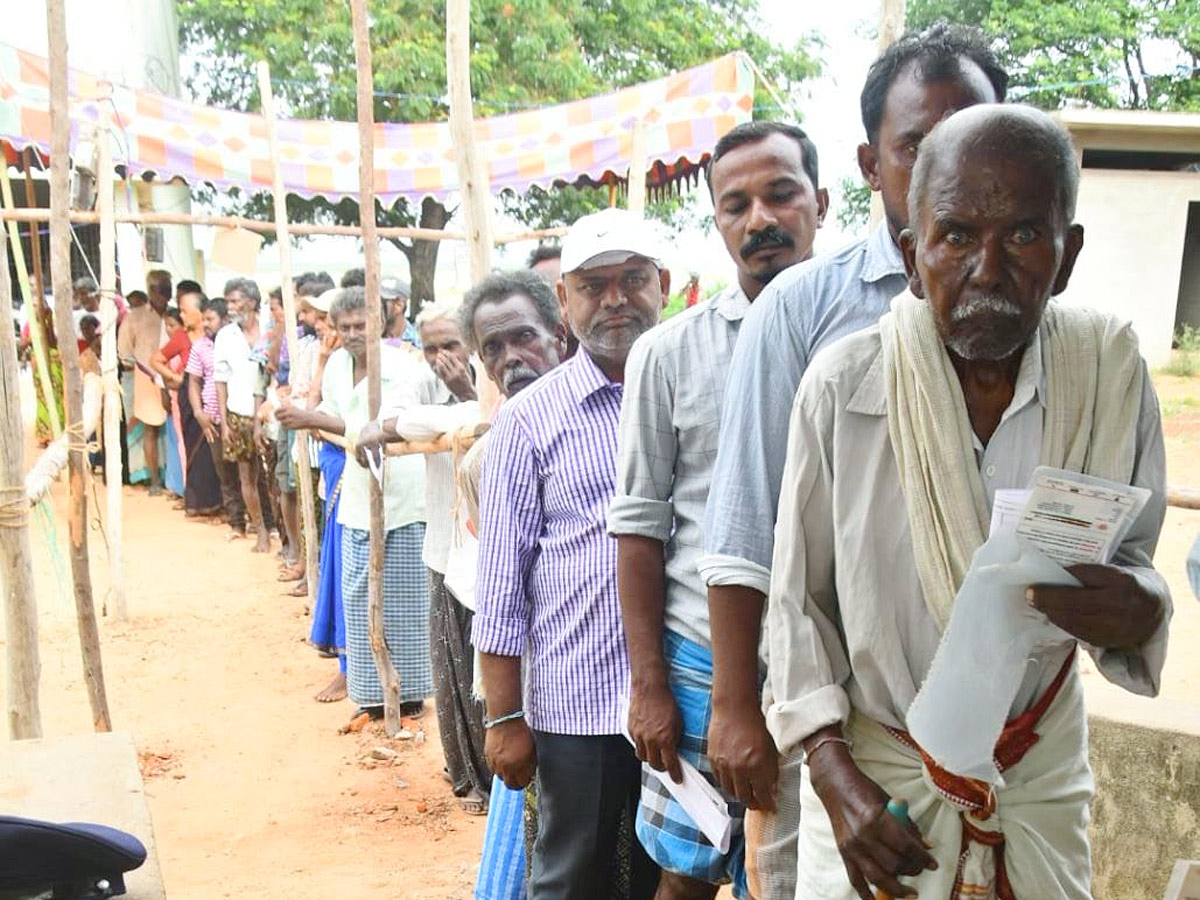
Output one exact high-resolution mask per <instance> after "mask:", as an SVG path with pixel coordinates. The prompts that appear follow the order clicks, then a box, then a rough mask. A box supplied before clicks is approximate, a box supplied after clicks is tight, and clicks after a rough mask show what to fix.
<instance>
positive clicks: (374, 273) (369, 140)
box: [347, 0, 402, 736]
mask: <svg viewBox="0 0 1200 900" xmlns="http://www.w3.org/2000/svg"><path fill="white" fill-rule="evenodd" d="M350 14H351V17H352V19H353V23H354V61H355V63H356V65H357V67H358V95H357V101H358V103H357V105H358V180H359V189H358V211H359V219H360V222H361V224H362V237H363V263H364V265H363V268H364V269H365V274H366V290H365V293H366V296H367V409H368V411H369V413H370V416H371V418H372V419H376V418H378V417H379V406H380V402H381V400H382V385H381V383H380V377H379V363H380V360H379V357H380V347H381V346H382V340H383V322H382V321H381V313H382V310H381V309H380V306H379V238H378V237H377V236H376V233H375V93H374V85H375V77H374V73H373V70H372V68H371V65H372V64H371V34H370V30H369V26H368V22H367V0H350ZM348 452H353V451H348ZM349 464H350V463H349V461H347V465H349ZM383 478H384V481H385V483H386V480H387V470H386V468H385V470H384V474H383ZM370 482H371V495H370V505H371V544H370V555H369V557H368V563H367V597H368V620H369V623H370V624H369V628H370V636H371V654H372V655H373V656H374V657H375V666H376V668H377V669H378V671H379V683H380V684H381V685H382V686H383V717H384V724H385V726H386V727H387V733H388V734H389V735H393V736H394V735H398V734H400V732H401V724H400V692H401V688H402V686H401V684H400V673H399V672H398V671H396V667H395V666H394V665H392V658H391V655H390V654H389V653H388V646H387V635H386V634H385V632H384V619H383V551H384V547H383V542H384V531H383V527H384V520H383V485H381V484H380V483H379V481H377V480H376V479H375V478H371V479H370Z"/></svg>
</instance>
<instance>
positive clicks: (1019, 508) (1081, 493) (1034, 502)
mask: <svg viewBox="0 0 1200 900" xmlns="http://www.w3.org/2000/svg"><path fill="white" fill-rule="evenodd" d="M1149 499H1150V491H1148V490H1146V489H1145V488H1139V487H1132V486H1130V485H1127V484H1120V483H1119V482H1115V481H1108V480H1107V479H1103V478H1095V477H1093V476H1090V475H1082V474H1080V473H1078V472H1067V471H1064V470H1062V469H1053V468H1050V467H1048V466H1040V467H1039V468H1037V469H1036V470H1034V473H1033V479H1032V482H1031V485H1030V487H1029V489H1028V490H1025V491H1016V490H1001V491H997V492H996V497H995V501H994V503H993V505H992V526H991V533H992V534H998V533H1006V532H1012V533H1015V534H1016V535H1017V537H1018V538H1020V539H1021V540H1023V541H1025V542H1026V543H1029V544H1031V545H1033V546H1034V547H1036V548H1037V549H1038V550H1040V551H1041V552H1042V553H1044V554H1045V555H1046V556H1048V557H1050V559H1052V560H1054V561H1055V562H1057V563H1060V564H1061V565H1064V566H1070V565H1074V564H1076V563H1107V562H1109V561H1110V560H1111V559H1112V557H1113V555H1114V554H1115V553H1116V550H1117V547H1118V546H1120V543H1121V541H1122V540H1123V539H1124V537H1125V535H1126V533H1128V531H1129V529H1130V527H1132V525H1133V523H1134V521H1135V520H1136V519H1137V517H1138V514H1139V513H1140V512H1141V511H1142V507H1144V506H1145V505H1146V501H1147V500H1149Z"/></svg>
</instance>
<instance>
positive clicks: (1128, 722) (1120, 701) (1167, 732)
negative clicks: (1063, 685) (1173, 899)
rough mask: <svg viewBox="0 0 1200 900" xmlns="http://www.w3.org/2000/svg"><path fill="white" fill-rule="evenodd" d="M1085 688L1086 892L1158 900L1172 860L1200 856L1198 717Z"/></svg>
mask: <svg viewBox="0 0 1200 900" xmlns="http://www.w3.org/2000/svg"><path fill="white" fill-rule="evenodd" d="M1092 688H1093V686H1091V685H1089V691H1088V694H1089V697H1088V700H1089V705H1090V706H1091V708H1092V709H1094V710H1097V712H1096V713H1095V714H1094V715H1092V716H1091V717H1090V719H1089V727H1090V729H1091V762H1092V770H1093V772H1094V773H1095V777H1096V798H1095V801H1094V802H1093V803H1092V824H1091V829H1090V831H1091V840H1092V867H1093V873H1094V875H1093V893H1094V895H1095V898H1096V900H1162V897H1163V892H1164V891H1165V890H1166V887H1167V881H1168V880H1169V879H1170V877H1171V871H1172V869H1173V868H1174V865H1175V861H1176V860H1178V859H1195V858H1196V857H1197V856H1200V710H1197V709H1196V708H1195V707H1192V706H1183V705H1180V704H1173V703H1169V702H1166V701H1163V700H1153V701H1151V700H1147V699H1145V698H1140V697H1133V696H1131V695H1129V694H1126V693H1124V692H1122V691H1120V690H1119V689H1116V688H1114V689H1112V693H1111V694H1110V692H1109V691H1107V690H1102V691H1099V692H1097V691H1095V690H1093V689H1092ZM1097 693H1099V694H1102V695H1103V696H1102V697H1097ZM1097 701H1099V702H1097Z"/></svg>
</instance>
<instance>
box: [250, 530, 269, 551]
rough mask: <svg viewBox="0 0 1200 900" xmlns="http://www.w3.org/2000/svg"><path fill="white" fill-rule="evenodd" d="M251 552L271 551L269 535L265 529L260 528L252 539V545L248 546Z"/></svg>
mask: <svg viewBox="0 0 1200 900" xmlns="http://www.w3.org/2000/svg"><path fill="white" fill-rule="evenodd" d="M250 552H251V553H270V552H271V535H270V533H269V532H268V531H267V530H266V529H261V530H260V531H259V533H258V538H257V539H256V540H255V541H254V546H253V547H251V548H250Z"/></svg>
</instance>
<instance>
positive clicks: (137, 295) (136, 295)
mask: <svg viewBox="0 0 1200 900" xmlns="http://www.w3.org/2000/svg"><path fill="white" fill-rule="evenodd" d="M125 299H126V300H128V301H129V305H130V306H133V301H134V300H140V301H141V302H142V303H146V302H148V301H149V300H150V298H149V297H147V296H146V292H145V291H138V290H133V291H130V292H129V293H128V294H126V295H125Z"/></svg>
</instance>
